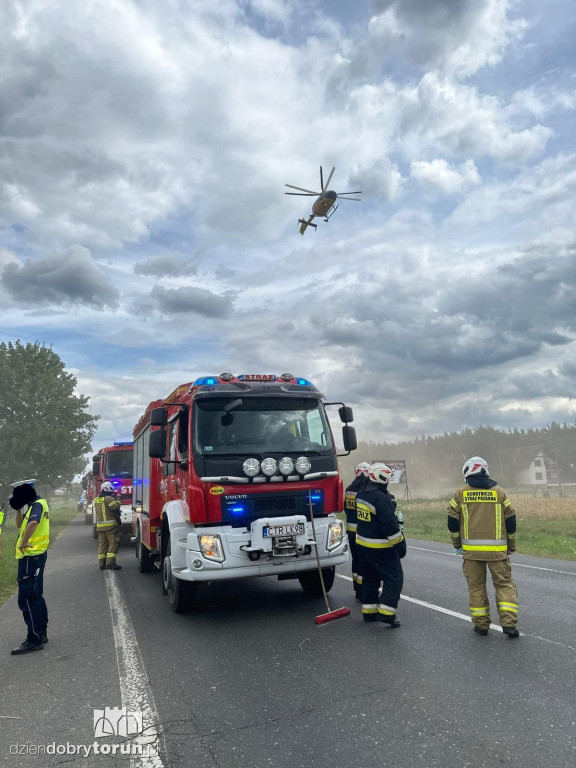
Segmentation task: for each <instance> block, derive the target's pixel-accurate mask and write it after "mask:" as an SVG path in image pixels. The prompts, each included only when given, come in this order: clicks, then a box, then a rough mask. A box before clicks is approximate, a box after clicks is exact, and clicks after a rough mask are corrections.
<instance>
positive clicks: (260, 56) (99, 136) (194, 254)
mask: <svg viewBox="0 0 576 768" xmlns="http://www.w3.org/2000/svg"><path fill="white" fill-rule="evenodd" d="M0 37H1V41H0V42H1V45H0V292H1V298H2V301H1V310H0V311H1V313H2V323H1V331H0V333H1V336H0V338H1V340H3V341H7V340H15V339H16V338H19V339H21V340H22V341H23V342H33V341H36V340H39V341H41V342H44V343H45V344H47V345H51V346H52V347H53V349H54V350H55V351H56V352H57V353H58V354H59V355H60V356H61V357H62V359H63V360H64V362H65V364H66V366H67V368H68V369H69V370H70V371H71V372H73V373H74V374H75V375H76V376H77V379H78V389H79V392H81V393H82V394H85V395H88V396H89V397H90V398H91V400H90V402H91V408H92V410H93V411H94V412H95V413H98V414H100V415H101V417H102V418H101V421H100V426H99V430H98V433H97V435H96V439H95V442H94V449H97V448H99V447H101V446H102V445H105V444H108V443H110V442H111V441H113V440H114V439H118V440H120V439H130V438H131V433H132V427H133V425H134V423H135V422H136V421H137V419H138V417H139V416H140V414H141V412H142V411H143V410H144V408H145V407H146V405H147V403H148V402H149V401H150V400H152V399H156V398H158V397H164V396H166V395H168V394H169V392H170V391H171V389H172V388H173V387H174V386H176V385H177V384H181V383H184V382H186V381H190V380H192V379H194V378H195V377H197V376H200V375H205V374H218V373H221V372H222V371H232V372H234V373H237V374H239V373H249V372H252V373H257V372H262V373H277V374H280V373H282V372H284V371H290V372H292V373H294V374H296V375H299V376H305V377H307V378H309V379H311V380H312V381H313V382H314V383H316V384H317V386H318V387H319V388H320V389H321V390H322V391H323V392H324V393H325V394H326V395H327V396H328V398H329V399H334V400H344V401H345V402H346V403H348V404H349V405H352V406H353V407H354V409H355V416H356V419H355V424H356V427H357V430H358V434H359V437H360V439H373V440H396V439H402V438H411V437H414V436H417V435H420V434H437V433H441V432H443V431H445V430H460V429H462V428H464V427H466V426H470V427H473V426H476V425H480V424H484V425H486V424H490V425H493V426H496V427H500V428H509V427H510V428H514V427H530V426H543V425H545V424H547V423H549V422H551V421H552V420H557V421H561V422H564V421H566V422H568V423H574V420H575V417H576V386H575V375H576V342H575V338H576V336H575V334H576V294H575V291H574V286H575V283H576V258H575V246H576V236H575V222H576V210H575V208H576V206H575V200H576V146H575V141H574V137H575V134H576V120H575V114H576V112H575V110H576V95H575V94H576V91H575V85H576V76H575V66H574V65H575V57H576V54H575V51H576V49H575V46H574V39H575V38H576V12H575V9H574V3H573V1H572V0H547V2H546V3H545V4H544V3H542V2H541V0H538V1H537V0H371V1H370V0H354V1H352V0H218V2H214V0H162V2H161V3H159V2H158V0H89V2H82V3H79V2H77V0H4V1H3V2H2V3H1V4H0ZM320 165H322V166H323V167H324V169H325V173H328V172H329V170H330V169H331V168H332V166H336V172H335V174H334V177H333V182H332V183H331V185H330V186H331V187H332V188H333V189H335V191H336V192H346V191H348V190H363V194H362V202H350V201H349V202H341V204H340V207H339V209H338V211H337V212H336V214H335V215H334V217H333V218H332V219H331V220H330V222H329V223H327V224H325V223H324V222H323V221H321V220H320V221H319V223H318V229H317V230H316V231H313V230H308V231H307V232H306V234H305V235H304V236H303V237H302V236H301V235H300V234H299V233H298V224H297V220H298V218H299V217H301V216H304V215H307V214H308V212H309V210H310V205H311V200H312V199H311V198H307V197H287V196H285V195H284V192H285V191H286V188H285V187H284V184H285V183H290V184H295V185H297V186H302V187H305V188H307V189H312V190H316V189H318V187H319V166H320Z"/></svg>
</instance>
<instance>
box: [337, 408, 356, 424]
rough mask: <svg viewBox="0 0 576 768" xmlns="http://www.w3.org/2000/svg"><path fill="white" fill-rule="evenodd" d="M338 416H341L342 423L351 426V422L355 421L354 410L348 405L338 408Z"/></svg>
mask: <svg viewBox="0 0 576 768" xmlns="http://www.w3.org/2000/svg"><path fill="white" fill-rule="evenodd" d="M338 414H339V415H340V421H342V422H344V424H350V422H351V421H354V414H353V413H352V408H350V407H349V406H348V405H343V406H342V407H341V408H338Z"/></svg>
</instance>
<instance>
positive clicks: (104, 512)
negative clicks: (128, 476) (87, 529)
mask: <svg viewBox="0 0 576 768" xmlns="http://www.w3.org/2000/svg"><path fill="white" fill-rule="evenodd" d="M116 493H117V491H116V489H115V488H114V486H113V485H112V483H111V482H109V481H108V480H106V481H105V482H104V483H102V487H101V488H100V495H99V496H98V497H97V498H95V499H94V509H95V510H96V530H97V531H98V564H99V565H100V570H101V571H103V570H104V569H108V570H111V571H119V570H120V569H121V568H122V566H121V565H118V564H117V562H116V553H117V552H118V548H119V546H120V539H121V538H122V529H121V521H120V507H121V506H122V502H121V501H120V500H119V499H117V498H116Z"/></svg>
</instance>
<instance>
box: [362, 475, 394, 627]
mask: <svg viewBox="0 0 576 768" xmlns="http://www.w3.org/2000/svg"><path fill="white" fill-rule="evenodd" d="M392 474H393V473H392V470H391V469H390V467H388V466H387V465H386V464H384V463H383V462H375V463H374V464H372V465H371V466H370V468H369V469H368V477H367V479H366V483H365V485H364V487H363V488H362V490H360V491H358V493H357V494H356V516H357V519H358V523H357V528H356V552H357V556H358V565H359V569H360V573H361V574H362V616H363V618H364V621H382V622H384V623H385V624H389V625H390V626H391V627H399V626H400V622H399V621H398V619H397V618H396V608H397V607H398V602H399V600H400V593H401V591H402V584H403V582H404V574H403V571H402V563H401V562H400V560H401V559H402V558H403V557H404V556H405V555H406V541H405V539H404V534H403V533H402V531H401V530H400V527H399V525H398V520H397V518H396V515H395V514H394V513H395V504H394V502H393V499H392V496H391V495H390V494H389V493H388V481H389V480H390V478H391V477H392ZM380 587H381V588H382V589H381V592H380V597H378V591H379V589H380Z"/></svg>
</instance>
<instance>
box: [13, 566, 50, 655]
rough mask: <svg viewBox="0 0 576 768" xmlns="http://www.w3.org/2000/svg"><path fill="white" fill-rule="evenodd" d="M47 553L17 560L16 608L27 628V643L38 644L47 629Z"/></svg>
mask: <svg viewBox="0 0 576 768" xmlns="http://www.w3.org/2000/svg"><path fill="white" fill-rule="evenodd" d="M47 557H48V553H47V552H43V553H42V554H41V555H36V556H35V557H33V556H29V557H23V558H21V559H20V560H18V608H20V610H21V611H22V613H23V615H24V621H25V622H26V626H27V627H28V637H27V639H28V641H29V642H31V643H40V642H42V638H43V637H44V636H45V635H46V632H47V627H48V609H47V608H46V602H45V600H44V566H45V565H46V558H47Z"/></svg>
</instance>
